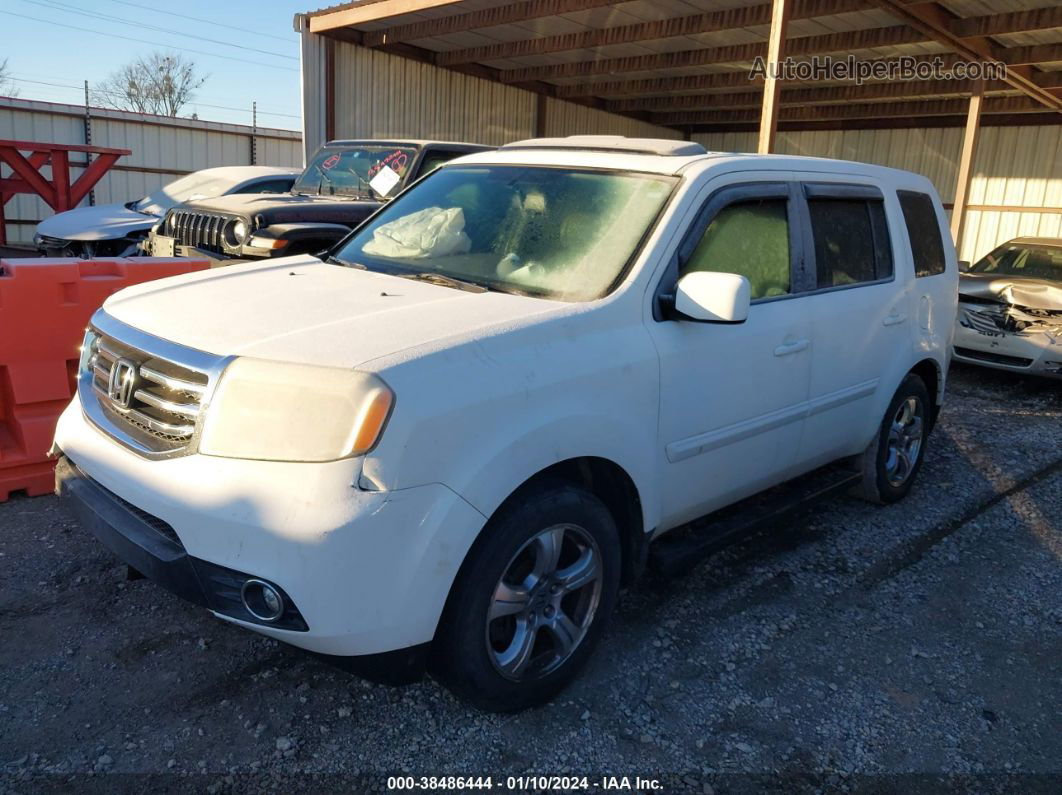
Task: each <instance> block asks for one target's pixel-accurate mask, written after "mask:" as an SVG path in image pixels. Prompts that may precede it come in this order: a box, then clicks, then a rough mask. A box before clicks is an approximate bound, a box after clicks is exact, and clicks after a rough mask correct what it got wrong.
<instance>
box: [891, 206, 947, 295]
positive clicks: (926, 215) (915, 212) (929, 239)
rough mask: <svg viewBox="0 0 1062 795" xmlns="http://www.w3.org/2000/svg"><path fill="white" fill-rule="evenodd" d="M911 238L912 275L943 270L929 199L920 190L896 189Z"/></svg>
mask: <svg viewBox="0 0 1062 795" xmlns="http://www.w3.org/2000/svg"><path fill="white" fill-rule="evenodd" d="M896 195H897V197H898V198H899V199H900V207H901V208H903V220H904V223H905V224H907V236H908V237H909V238H910V240H911V255H912V256H913V257H914V267H915V276H935V275H937V274H938V273H943V272H944V243H943V241H941V239H940V224H938V223H937V213H936V210H935V209H934V208H933V200H932V199H931V198H930V197H929V196H927V195H926V194H924V193H916V192H915V191H908V190H900V191H896Z"/></svg>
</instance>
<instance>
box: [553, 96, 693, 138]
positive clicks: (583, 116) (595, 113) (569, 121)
mask: <svg viewBox="0 0 1062 795" xmlns="http://www.w3.org/2000/svg"><path fill="white" fill-rule="evenodd" d="M545 133H546V135H547V136H550V137H552V136H565V135H626V136H627V137H628V138H670V139H673V140H677V139H680V138H682V133H680V132H679V131H678V130H673V129H671V128H670V127H660V126H659V125H656V124H649V123H647V122H642V121H638V120H637V119H631V118H628V117H627V116H617V115H616V114H615V113H606V112H605V111H602V110H594V109H593V108H588V107H586V106H585V105H575V104H573V103H571V102H564V101H563V100H559V99H552V98H550V99H547V100H546V124H545Z"/></svg>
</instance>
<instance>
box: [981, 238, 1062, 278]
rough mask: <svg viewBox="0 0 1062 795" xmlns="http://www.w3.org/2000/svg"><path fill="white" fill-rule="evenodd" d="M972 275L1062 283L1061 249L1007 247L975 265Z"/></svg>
mask: <svg viewBox="0 0 1062 795" xmlns="http://www.w3.org/2000/svg"><path fill="white" fill-rule="evenodd" d="M969 272H970V273H985V274H991V275H993V276H1024V277H1026V278H1029V279H1048V280H1053V281H1062V246H1036V245H1011V244H1004V245H1002V246H1000V247H999V248H997V249H996V250H995V251H993V252H992V253H991V254H989V255H988V256H986V257H985V258H984V259H981V260H979V261H978V262H976V263H974V264H973V266H971V267H970V271H969Z"/></svg>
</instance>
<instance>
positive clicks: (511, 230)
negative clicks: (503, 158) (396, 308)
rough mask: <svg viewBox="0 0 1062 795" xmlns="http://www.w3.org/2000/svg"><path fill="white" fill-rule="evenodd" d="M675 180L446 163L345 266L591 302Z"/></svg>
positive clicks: (365, 237) (388, 211)
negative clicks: (437, 276) (438, 276)
mask: <svg viewBox="0 0 1062 795" xmlns="http://www.w3.org/2000/svg"><path fill="white" fill-rule="evenodd" d="M675 181H676V180H675V179H674V178H671V177H659V176H651V175H644V174H629V173H616V172H604V171H589V170H576V169H570V168H549V167H536V166H476V167H472V166H448V167H444V168H441V169H439V170H438V171H436V172H435V173H434V174H432V175H431V176H429V177H427V178H426V179H425V180H424V181H423V182H421V183H419V184H418V185H417V186H416V187H414V188H413V189H411V190H410V191H408V192H406V193H405V194H403V195H402V196H401V197H400V198H399V199H396V200H395V201H394V202H393V203H392V204H391V205H390V206H388V207H387V208H385V209H384V210H382V211H381V212H379V213H377V214H376V215H375V216H373V218H372V220H371V221H369V222H368V223H367V224H366V225H365V226H364V227H362V228H361V229H360V230H359V232H358V233H357V234H356V235H355V236H354V237H353V238H351V239H350V240H349V241H348V242H347V244H346V245H344V246H343V248H342V249H341V250H340V251H338V252H337V254H336V256H337V258H338V259H340V260H341V261H343V262H345V263H351V264H356V265H360V266H363V267H366V268H369V269H370V270H380V271H385V272H388V273H396V274H398V275H403V274H406V273H424V272H429V273H434V274H442V275H444V276H449V277H451V278H454V279H461V280H463V281H467V282H473V283H475V284H480V285H483V286H486V287H492V288H494V289H500V290H505V291H509V292H518V293H527V294H533V295H541V296H546V297H550V298H557V299H560V300H564V301H589V300H592V299H594V298H599V297H601V296H602V295H604V294H605V293H607V292H608V291H609V290H610V289H611V288H612V287H613V285H614V284H615V283H616V281H617V280H618V279H619V277H620V276H621V275H622V274H623V272H624V270H625V269H626V267H627V264H628V263H629V262H630V261H631V259H632V257H633V256H634V253H635V251H636V250H637V248H638V246H639V243H640V242H641V240H642V239H643V238H644V236H645V235H646V233H647V232H648V230H649V228H650V227H651V226H652V224H653V223H654V222H655V220H656V218H657V216H658V215H659V214H660V210H661V208H662V207H663V206H664V202H665V201H666V200H667V198H668V196H669V195H670V194H671V190H672V187H673V186H674V184H675Z"/></svg>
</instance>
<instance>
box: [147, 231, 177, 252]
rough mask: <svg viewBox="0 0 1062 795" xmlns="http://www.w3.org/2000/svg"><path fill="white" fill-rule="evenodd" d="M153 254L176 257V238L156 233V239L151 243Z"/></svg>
mask: <svg viewBox="0 0 1062 795" xmlns="http://www.w3.org/2000/svg"><path fill="white" fill-rule="evenodd" d="M151 254H152V256H155V257H176V256H177V240H176V238H172V237H166V236H165V235H155V239H154V240H153V241H152V244H151Z"/></svg>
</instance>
